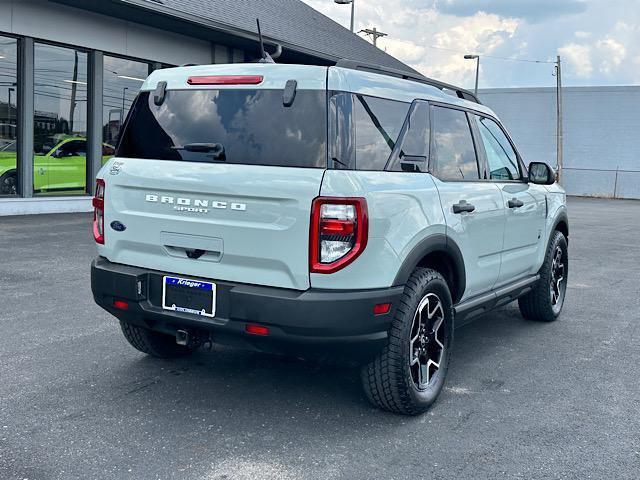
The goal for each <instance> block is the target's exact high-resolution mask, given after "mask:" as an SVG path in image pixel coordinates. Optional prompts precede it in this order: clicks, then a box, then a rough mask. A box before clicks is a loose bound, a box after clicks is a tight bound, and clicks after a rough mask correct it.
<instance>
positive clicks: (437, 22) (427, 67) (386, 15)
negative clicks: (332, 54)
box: [306, 0, 520, 86]
mask: <svg viewBox="0 0 640 480" xmlns="http://www.w3.org/2000/svg"><path fill="white" fill-rule="evenodd" d="M306 2H307V3H309V4H310V5H311V6H312V7H314V8H315V9H317V10H319V11H320V12H322V13H324V14H325V15H329V16H330V17H331V18H334V19H335V20H336V21H339V22H340V23H342V24H343V25H345V26H346V25H348V23H349V15H350V9H349V8H348V7H342V6H340V5H336V4H335V3H334V2H332V1H328V0H306ZM426 3H428V2H426ZM519 24H520V21H519V20H517V19H513V18H503V17H500V16H498V15H494V14H487V13H484V12H477V13H476V14H474V15H471V16H467V17H463V18H460V17H456V16H453V15H447V14H442V13H440V12H438V11H437V10H436V8H435V7H434V6H433V5H431V6H422V7H421V6H419V4H418V3H417V2H407V1H406V0H387V1H383V0H370V1H367V2H366V3H365V2H363V1H360V2H357V3H356V27H357V28H356V29H357V30H360V29H362V28H366V27H372V26H376V27H378V29H379V30H381V31H384V32H385V33H388V34H389V36H388V37H384V38H381V39H380V40H378V46H379V47H380V48H382V49H383V50H386V51H387V52H388V53H389V54H391V55H393V56H395V57H397V58H399V59H400V60H402V61H403V62H405V63H407V64H408V65H411V66H412V67H414V68H415V69H416V70H418V71H420V72H421V73H423V74H425V75H427V76H430V77H435V78H438V79H441V80H443V81H446V82H450V83H455V84H464V85H467V86H469V85H471V84H472V83H473V80H474V76H475V62H470V61H468V60H465V59H464V58H463V56H464V54H466V53H474V54H480V55H483V54H489V53H491V52H493V51H494V50H495V49H496V48H498V47H500V46H502V45H504V43H505V42H506V41H508V40H509V39H511V38H512V37H513V35H514V33H515V32H516V30H517V28H518V25H519Z"/></svg>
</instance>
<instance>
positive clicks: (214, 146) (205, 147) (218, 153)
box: [171, 143, 226, 160]
mask: <svg viewBox="0 0 640 480" xmlns="http://www.w3.org/2000/svg"><path fill="white" fill-rule="evenodd" d="M171 149H172V150H185V151H187V152H196V153H211V154H212V155H211V156H212V157H213V158H214V160H225V159H226V155H225V151H224V145H222V144H221V143H185V144H184V145H175V146H172V147H171Z"/></svg>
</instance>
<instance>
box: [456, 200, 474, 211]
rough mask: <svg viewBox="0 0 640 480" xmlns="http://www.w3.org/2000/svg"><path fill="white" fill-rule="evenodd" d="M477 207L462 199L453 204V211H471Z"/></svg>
mask: <svg viewBox="0 0 640 480" xmlns="http://www.w3.org/2000/svg"><path fill="white" fill-rule="evenodd" d="M475 209H476V207H475V206H473V205H471V204H470V203H468V202H467V201H466V200H460V203H454V204H453V213H462V212H468V213H471V212H473V211H474V210H475Z"/></svg>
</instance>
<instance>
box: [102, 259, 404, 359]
mask: <svg viewBox="0 0 640 480" xmlns="http://www.w3.org/2000/svg"><path fill="white" fill-rule="evenodd" d="M163 275H164V272H158V271H153V270H147V269H143V268H137V267H130V266H127V265H120V264H115V263H111V262H109V261H108V260H106V259H105V258H102V257H98V258H96V259H95V260H94V261H93V262H92V264H91V290H92V291H93V297H94V299H95V301H96V303H97V304H98V305H100V306H101V307H102V308H104V309H105V310H106V311H108V312H109V313H111V314H113V315H114V316H116V317H117V318H118V319H120V320H122V321H124V322H128V323H131V324H134V325H138V326H142V327H145V328H149V329H151V330H154V331H157V332H162V333H167V334H170V335H175V333H176V331H177V330H187V331H189V332H190V333H192V334H193V335H196V336H207V337H208V336H209V335H210V336H211V338H212V341H213V342H214V343H220V344H227V345H234V346H239V347H243V348H252V349H258V350H263V351H270V352H276V353H286V354H294V355H301V356H318V355H319V356H322V357H332V356H340V357H344V356H346V357H347V358H351V359H366V358H370V357H371V356H373V355H375V354H376V353H377V352H379V351H380V350H381V349H382V347H383V346H384V345H385V343H386V340H387V331H388V329H389V326H390V323H391V320H392V318H393V314H394V312H395V309H396V306H397V303H398V300H399V297H400V295H401V294H402V291H403V287H392V288H387V289H379V290H348V291H344V290H342V291H341V290H314V289H309V290H306V291H298V290H288V289H283V288H273V287H262V286H255V285H246V284H237V283H230V282H224V281H220V282H218V281H216V280H215V279H212V281H214V282H216V285H217V292H218V293H217V299H216V317H215V318H206V317H199V316H195V315H190V314H185V313H179V312H173V311H169V310H164V309H163V308H162V305H161V304H162V298H161V292H162V277H163ZM187 277H188V276H187ZM115 300H125V301H127V302H128V309H127V310H126V311H123V310H119V309H117V308H114V306H113V304H114V301H115ZM379 303H391V304H392V307H391V310H390V311H389V313H387V314H383V315H374V313H373V307H374V305H376V304H379ZM249 323H250V324H258V325H263V326H266V327H268V329H269V335H267V336H257V335H251V334H248V333H247V332H246V331H245V327H246V325H247V324H249Z"/></svg>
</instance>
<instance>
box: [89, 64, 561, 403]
mask: <svg viewBox="0 0 640 480" xmlns="http://www.w3.org/2000/svg"><path fill="white" fill-rule="evenodd" d="M447 92H451V93H452V94H453V95H452V94H450V93H447ZM565 200H566V199H565V194H564V191H563V190H562V188H560V187H559V186H558V185H557V184H556V183H555V175H554V173H553V171H552V170H551V169H550V168H549V167H548V166H547V165H546V164H543V163H532V164H531V165H530V167H529V169H528V170H527V169H526V168H525V166H524V163H523V161H522V159H521V157H520V155H519V154H518V152H517V150H516V148H515V145H514V144H513V142H512V140H511V139H510V137H509V135H508V134H507V133H506V130H505V129H504V128H503V126H502V125H501V124H500V121H499V120H498V119H497V117H496V115H495V114H494V113H493V112H492V111H491V110H490V109H488V108H486V107H485V106H483V105H481V104H480V103H479V102H477V100H476V99H475V97H474V96H473V94H471V93H470V92H466V91H464V90H461V89H458V88H456V87H453V86H450V85H445V84H442V83H440V82H436V81H433V80H429V79H426V78H424V77H419V76H415V77H411V75H409V74H407V73H406V72H403V73H399V72H393V71H379V69H378V68H377V67H371V66H362V65H357V64H355V63H353V62H341V63H339V65H338V66H336V67H318V66H302V65H273V64H246V65H239V64H234V65H212V66H195V67H183V68H175V69H164V70H159V71H156V72H154V73H153V74H152V75H151V76H150V77H149V78H148V79H147V81H146V82H145V83H144V85H143V87H142V90H141V92H140V95H139V96H138V98H137V100H136V102H135V103H134V105H133V107H132V110H131V113H130V117H129V120H128V122H127V124H126V125H125V128H124V131H123V133H122V137H121V142H120V145H119V147H118V151H117V152H116V156H115V157H114V158H113V159H111V160H110V161H109V162H108V163H107V164H106V165H105V166H104V167H103V169H102V170H101V171H100V173H99V174H98V179H97V193H96V197H95V198H94V201H93V202H94V207H95V212H94V222H93V231H94V237H95V240H96V243H97V245H98V254H99V256H98V257H97V258H96V259H95V260H94V262H93V264H92V267H91V271H92V290H93V295H94V298H95V301H96V302H97V303H98V304H99V305H100V306H102V307H103V308H104V309H105V310H107V311H108V312H110V313H112V314H113V315H114V316H116V317H117V318H118V319H119V320H120V324H121V328H122V331H123V333H124V336H125V337H126V339H127V340H128V341H129V342H130V343H131V345H133V346H134V347H135V348H136V349H138V350H140V351H142V352H145V353H147V354H150V355H154V356H157V357H163V358H166V357H175V356H181V355H187V354H189V353H191V352H193V351H194V350H196V349H197V348H198V347H199V346H200V345H202V344H203V343H209V342H215V343H223V344H229V345H237V346H241V347H249V348H257V349H259V350H263V351H270V352H278V353H285V354H294V355H302V356H321V357H323V358H327V357H329V358H343V357H345V356H346V357H348V358H349V359H351V360H356V361H358V362H360V363H361V364H362V381H363V386H364V389H365V391H366V393H367V395H368V397H369V399H370V400H371V402H373V403H374V404H375V405H377V406H379V407H381V408H384V409H387V410H390V411H394V412H398V413H403V414H418V413H421V412H424V411H425V410H426V409H427V408H428V407H429V406H430V405H431V404H432V403H433V402H434V401H435V399H436V398H437V396H438V394H439V393H440V391H441V389H442V387H443V384H444V381H445V377H446V374H447V370H448V365H449V360H450V356H451V346H452V339H453V329H454V326H459V325H462V324H463V323H464V322H466V321H468V320H469V319H470V318H472V317H474V316H476V315H478V314H481V313H484V312H487V311H489V310H490V309H492V308H495V307H498V306H500V305H504V304H506V303H509V302H511V301H514V300H518V301H519V304H520V309H521V311H522V313H523V315H524V316H525V317H527V318H529V319H532V320H539V321H553V320H555V319H556V318H557V317H558V315H559V314H560V311H561V309H562V305H563V303H564V298H565V294H566V281H567V275H568V253H567V241H568V234H569V230H568V220H567V213H566V205H565Z"/></svg>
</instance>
